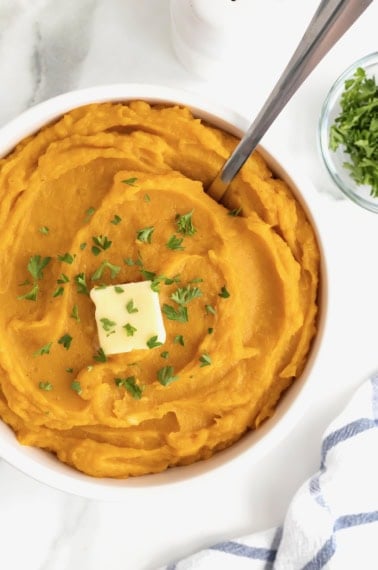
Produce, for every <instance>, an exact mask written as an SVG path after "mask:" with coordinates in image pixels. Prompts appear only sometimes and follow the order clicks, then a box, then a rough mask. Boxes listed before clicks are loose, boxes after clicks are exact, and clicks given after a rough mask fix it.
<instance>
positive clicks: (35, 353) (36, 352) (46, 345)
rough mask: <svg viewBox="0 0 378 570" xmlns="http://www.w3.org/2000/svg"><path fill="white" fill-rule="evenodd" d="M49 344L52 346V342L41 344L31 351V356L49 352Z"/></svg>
mask: <svg viewBox="0 0 378 570" xmlns="http://www.w3.org/2000/svg"><path fill="white" fill-rule="evenodd" d="M51 346H52V342H48V343H47V344H44V345H43V346H41V348H39V349H38V350H36V351H35V352H34V353H33V356H42V355H43V354H50V349H51Z"/></svg>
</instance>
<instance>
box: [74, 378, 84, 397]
mask: <svg viewBox="0 0 378 570" xmlns="http://www.w3.org/2000/svg"><path fill="white" fill-rule="evenodd" d="M71 390H73V391H74V392H76V393H77V394H79V395H80V394H81V393H82V391H83V390H82V388H81V384H80V382H79V381H78V380H74V381H73V382H71Z"/></svg>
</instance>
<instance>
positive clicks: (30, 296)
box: [17, 283, 39, 301]
mask: <svg viewBox="0 0 378 570" xmlns="http://www.w3.org/2000/svg"><path fill="white" fill-rule="evenodd" d="M38 292H39V285H38V283H34V285H33V287H32V288H31V289H30V291H29V292H28V293H25V295H19V296H18V297H17V299H25V300H27V301H36V300H37V296H38Z"/></svg>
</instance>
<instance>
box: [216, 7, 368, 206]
mask: <svg viewBox="0 0 378 570" xmlns="http://www.w3.org/2000/svg"><path fill="white" fill-rule="evenodd" d="M372 1H373V0H322V1H321V3H320V5H319V7H318V9H317V11H316V13H315V14H314V16H313V18H312V20H311V22H310V24H309V25H308V28H307V30H306V31H305V34H304V36H303V38H302V39H301V41H300V42H299V45H298V47H297V49H296V50H295V52H294V54H293V56H292V58H291V59H290V61H289V63H288V65H287V66H286V68H285V70H284V71H283V73H282V75H281V77H280V78H279V80H278V82H277V83H276V85H275V87H274V89H273V91H272V92H271V94H270V95H269V97H268V99H267V100H266V102H265V104H264V106H263V107H262V109H261V110H260V112H259V113H258V115H257V117H256V118H255V120H254V121H253V123H252V124H251V126H250V127H249V129H248V131H247V132H246V134H245V135H244V137H243V138H242V139H241V141H240V143H239V144H238V145H237V147H236V148H235V150H234V151H233V153H232V154H231V156H230V157H229V158H228V160H227V161H226V162H225V164H224V165H223V168H222V170H221V171H220V172H219V174H218V176H217V177H216V178H215V180H214V181H213V182H212V184H211V186H210V188H209V189H208V193H209V194H210V196H212V198H214V199H215V200H217V201H218V202H219V201H220V200H221V199H222V197H223V195H224V193H225V192H226V190H227V187H228V185H229V184H230V182H231V180H232V179H233V178H234V177H235V176H236V174H237V173H238V172H239V170H240V169H241V167H242V166H243V164H244V163H245V161H246V160H247V159H248V157H249V156H250V155H251V153H252V152H253V150H254V149H255V148H256V146H257V145H258V143H259V142H260V140H261V139H262V137H263V136H264V134H265V133H266V131H267V130H268V129H269V127H270V125H271V124H272V123H273V121H274V120H275V119H276V117H277V116H278V115H279V113H280V112H281V111H282V109H283V108H284V107H285V105H286V104H287V103H288V101H289V100H290V99H291V97H292V96H293V95H294V93H295V92H296V91H297V89H298V88H299V87H300V86H301V85H302V83H303V81H304V80H305V79H306V77H307V76H308V75H309V74H310V73H311V71H312V70H313V69H314V68H315V67H316V66H317V65H318V63H319V62H320V61H321V60H322V59H323V57H324V56H325V55H326V53H328V51H329V50H330V49H331V48H332V46H333V45H334V44H335V43H336V42H337V41H338V40H339V39H340V37H341V36H342V35H343V34H344V33H345V32H346V31H347V30H348V29H349V28H350V26H351V25H352V24H353V22H354V21H355V20H357V18H358V17H359V16H360V15H361V14H362V13H363V12H364V11H365V10H366V8H367V7H368V6H369V4H371V3H372Z"/></svg>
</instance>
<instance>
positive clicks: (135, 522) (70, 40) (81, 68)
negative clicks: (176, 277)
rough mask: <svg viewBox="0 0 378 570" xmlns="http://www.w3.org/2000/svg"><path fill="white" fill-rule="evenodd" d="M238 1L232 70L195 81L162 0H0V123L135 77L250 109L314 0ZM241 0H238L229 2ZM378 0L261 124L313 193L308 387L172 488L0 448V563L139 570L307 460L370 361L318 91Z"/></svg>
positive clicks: (354, 51)
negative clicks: (138, 487) (320, 311)
mask: <svg viewBox="0 0 378 570" xmlns="http://www.w3.org/2000/svg"><path fill="white" fill-rule="evenodd" d="M244 1H245V2H247V3H249V5H248V12H249V15H250V22H249V23H250V29H251V33H250V37H249V38H248V40H247V41H246V45H248V46H249V49H248V50H247V51H246V53H245V54H244V56H241V58H240V61H239V65H238V66H237V68H236V70H234V72H235V73H234V77H233V78H232V80H228V79H227V78H226V77H225V76H224V77H222V78H221V79H218V80H213V81H211V82H207V81H204V80H201V79H198V78H196V77H195V76H193V75H192V74H190V73H189V72H188V71H186V70H185V69H184V68H183V67H182V66H181V64H180V63H179V62H178V61H177V60H176V58H175V56H174V53H173V51H172V48H171V45H170V35H169V2H168V0H138V2H136V1H135V0H65V1H64V2H60V1H59V0H0V78H1V83H0V125H1V124H4V123H5V122H6V121H7V120H9V119H10V118H12V117H14V116H16V115H17V114H18V113H19V112H20V111H22V110H23V109H25V108H27V107H28V106H30V105H32V104H34V103H36V102H38V101H41V100H44V99H46V98H48V97H50V96H52V95H55V94H58V93H61V92H63V91H67V90H70V89H74V88H78V87H85V86H91V85H96V84H105V83H118V82H128V81H131V82H144V83H158V84H163V85H168V86H175V87H180V88H186V89H189V90H191V91H193V92H196V93H198V94H201V95H206V96H208V97H212V98H214V100H215V101H217V102H218V103H221V104H224V105H227V106H229V107H232V108H234V109H235V110H237V111H239V112H240V113H242V114H244V115H245V116H247V117H251V118H252V117H253V115H254V113H255V112H256V111H257V110H258V108H259V106H260V105H261V103H262V102H263V100H264V97H265V96H266V95H267V94H268V92H269V91H270V88H271V87H272V86H273V84H274V82H275V80H276V79H277V77H278V75H279V73H280V72H281V71H282V69H283V67H284V65H285V63H286V61H287V60H288V59H289V56H290V54H291V52H292V50H293V48H294V47H295V45H296V43H297V41H298V40H299V37H300V35H301V33H302V30H303V29H304V26H305V25H306V24H307V22H308V21H309V19H310V17H311V15H312V13H313V12H314V10H315V8H316V6H317V4H318V2H317V0H307V1H306V2H303V0H266V1H265V2H254V1H252V0H244ZM241 2H243V0H241ZM377 22H378V4H377V2H375V3H373V5H372V6H371V7H370V8H369V9H368V10H367V12H366V13H365V14H364V15H363V16H362V17H361V18H360V20H359V21H358V22H357V24H356V25H355V26H354V27H353V28H352V29H351V30H349V32H348V33H347V34H346V35H345V36H344V38H342V40H341V41H340V42H339V43H338V45H337V46H336V47H335V48H334V49H333V50H332V51H331V52H330V53H329V54H328V55H327V56H326V58H325V59H324V61H323V62H322V63H321V64H320V65H319V66H318V68H317V69H316V70H315V72H314V73H313V74H312V75H311V76H310V78H309V79H308V80H307V81H306V82H305V84H304V85H303V86H302V88H301V89H300V91H299V92H298V93H297V95H296V96H295V97H294V98H293V100H292V101H291V103H290V104H289V105H288V107H287V109H286V110H285V111H284V112H283V114H282V116H281V117H280V118H279V119H278V120H277V122H276V123H275V125H274V126H273V127H272V128H271V130H270V132H269V134H268V135H267V139H269V145H270V147H271V148H283V147H285V152H287V153H288V154H290V155H292V156H295V159H296V160H297V161H298V163H299V164H301V166H302V168H303V170H304V171H305V172H306V173H307V176H308V177H309V178H310V179H311V181H312V183H313V185H314V187H315V189H316V190H314V191H317V192H319V194H320V200H321V205H322V212H321V215H322V217H323V219H324V225H325V228H326V236H325V237H326V239H327V241H328V256H329V257H328V263H329V269H330V280H331V283H332V289H333V296H332V299H331V300H332V302H331V306H330V311H329V318H328V324H327V335H326V339H325V340H326V346H325V350H324V351H323V356H322V362H321V366H320V367H318V372H317V375H318V377H317V378H316V379H315V381H316V382H317V384H318V389H317V391H316V396H315V397H314V399H313V402H312V405H311V407H310V409H309V410H308V412H307V415H306V416H305V418H304V419H303V420H302V421H301V423H300V425H298V426H297V427H296V428H295V429H294V430H293V431H292V432H291V433H290V434H288V435H287V437H286V438H285V439H284V441H283V442H282V443H281V445H280V447H279V448H278V449H277V450H275V452H274V454H272V455H270V456H267V457H265V458H264V459H262V460H261V461H260V462H259V463H258V465H255V466H253V465H250V464H249V461H248V454H246V455H245V456H244V457H243V459H242V460H239V461H235V462H234V463H232V464H231V465H230V466H229V467H228V468H227V469H225V470H222V471H219V470H218V471H216V472H215V473H213V474H212V473H210V474H209V475H207V476H206V477H204V478H197V479H194V480H192V481H191V482H190V484H188V485H189V488H188V489H187V490H186V491H185V492H184V491H183V489H182V487H181V486H174V487H173V488H171V489H164V490H160V491H155V492H149V493H146V497H145V498H144V499H143V500H141V498H140V494H138V496H136V497H132V496H131V497H129V498H128V500H127V501H125V502H122V503H114V502H113V503H106V502H99V501H98V502H97V501H93V500H88V499H83V498H80V497H75V496H69V495H65V494H64V493H62V492H59V491H56V490H54V489H50V488H48V487H46V486H44V485H42V484H40V483H38V482H36V481H33V480H32V479H30V478H28V477H26V476H25V475H23V474H22V473H20V472H18V471H16V470H15V469H14V468H12V467H11V466H9V465H8V464H6V463H5V462H4V461H1V460H0V535H1V537H2V540H1V556H0V558H1V562H0V564H1V567H2V568H4V569H6V570H19V569H20V568H28V570H65V569H68V568H69V569H71V570H102V569H103V568H109V569H111V570H121V569H122V570H125V569H127V570H147V569H152V568H155V567H156V566H159V565H160V564H163V563H164V562H168V561H171V560H174V559H176V558H180V557H181V556H183V555H185V554H188V553H190V552H191V551H193V550H196V549H198V548H200V547H201V546H204V545H207V544H212V543H214V542H217V541H219V540H221V539H223V538H227V537H231V536H238V535H242V534H247V533H250V532H252V531H255V530H260V529H264V528H267V527H269V526H273V525H275V524H277V523H279V522H281V521H282V518H283V516H284V513H285V510H286V508H287V505H288V502H289V500H290V497H291V496H292V494H293V492H294V491H295V490H296V488H297V487H298V486H299V485H300V484H301V483H302V482H303V481H304V480H305V479H306V478H307V477H308V476H309V475H310V474H311V473H312V472H313V471H315V470H316V469H317V466H318V461H319V441H320V436H321V433H322V431H323V430H324V428H325V426H326V425H327V424H328V423H329V421H330V420H331V419H332V418H333V416H334V415H335V414H336V413H337V411H338V410H339V409H341V407H342V406H343V405H344V403H345V402H346V401H347V399H348V397H349V395H350V394H351V393H352V392H353V390H354V388H355V387H356V386H357V385H358V384H359V383H360V382H361V381H362V380H363V379H365V378H366V376H367V375H368V374H370V372H371V371H373V370H374V369H375V368H376V367H377V366H378V358H377V342H376V338H377V336H376V323H377V317H378V296H377V293H376V288H377V282H378V268H377V264H376V262H374V260H375V259H376V248H377V243H378V219H377V217H376V216H375V215H374V214H371V213H369V212H366V211H364V210H362V209H361V208H359V207H358V206H356V205H353V204H352V203H350V202H349V201H347V200H345V199H343V198H342V197H341V195H340V194H339V193H338V192H337V191H336V190H335V188H334V187H333V186H332V184H331V182H330V180H329V179H328V177H327V175H326V173H325V170H324V167H323V165H322V163H321V161H320V159H319V157H318V154H317V149H316V128H317V121H318V115H319V111H320V107H321V104H322V101H323V99H324V97H325V95H326V92H327V90H328V89H329V87H330V85H331V83H332V82H333V81H334V80H335V79H336V77H337V76H338V75H339V74H340V73H341V71H343V70H344V68H345V67H347V66H348V65H349V64H350V63H351V62H353V61H354V60H356V59H358V58H359V57H361V56H363V55H366V54H367V53H370V52H373V51H375V50H376V49H377V45H376V24H377Z"/></svg>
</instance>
